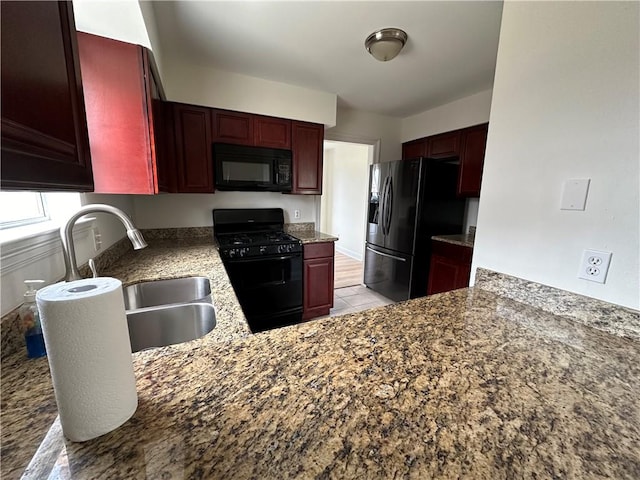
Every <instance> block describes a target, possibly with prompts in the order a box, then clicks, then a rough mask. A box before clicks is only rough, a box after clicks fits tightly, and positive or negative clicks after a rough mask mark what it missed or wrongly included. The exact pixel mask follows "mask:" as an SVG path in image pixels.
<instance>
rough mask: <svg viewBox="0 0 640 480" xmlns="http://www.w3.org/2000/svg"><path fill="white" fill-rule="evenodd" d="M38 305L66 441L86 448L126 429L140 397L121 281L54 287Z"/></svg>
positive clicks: (39, 297)
mask: <svg viewBox="0 0 640 480" xmlns="http://www.w3.org/2000/svg"><path fill="white" fill-rule="evenodd" d="M36 301H37V303H38V309H39V311H40V319H41V322H42V331H43V333H44V341H45V345H46V347H47V356H48V359H49V365H50V367H51V377H52V380H53V388H54V391H55V396H56V402H57V404H58V412H59V414H60V423H61V425H62V431H63V433H64V435H65V436H66V437H67V438H68V439H69V440H72V441H74V442H83V441H85V440H90V439H92V438H95V437H98V436H100V435H103V434H105V433H107V432H110V431H112V430H114V429H115V428H117V427H119V426H120V425H122V424H123V423H124V422H126V421H127V420H128V419H129V418H131V416H132V415H133V414H134V412H135V411H136V408H137V407H138V395H137V392H136V379H135V375H134V373H133V363H132V359H131V342H130V340H129V329H128V327H127V318H126V315H125V310H124V298H123V294H122V283H121V282H120V280H118V279H115V278H109V277H99V278H87V279H84V280H77V281H73V282H61V283H56V284H54V285H50V286H48V287H45V288H43V289H41V290H39V291H38V293H37V296H36Z"/></svg>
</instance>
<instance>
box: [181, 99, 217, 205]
mask: <svg viewBox="0 0 640 480" xmlns="http://www.w3.org/2000/svg"><path fill="white" fill-rule="evenodd" d="M172 105H173V112H172V113H173V122H174V130H175V155H176V164H177V171H178V185H177V191H178V192H181V193H213V191H214V183H213V158H212V157H213V151H212V148H211V109H210V108H206V107H198V106H195V105H185V104H182V103H173V104H172Z"/></svg>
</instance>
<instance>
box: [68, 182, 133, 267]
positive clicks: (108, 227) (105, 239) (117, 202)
mask: <svg viewBox="0 0 640 480" xmlns="http://www.w3.org/2000/svg"><path fill="white" fill-rule="evenodd" d="M134 198H135V195H105V194H97V193H85V194H83V195H82V199H81V201H82V205H88V204H90V203H106V204H108V205H112V206H114V207H116V208H119V209H120V210H122V211H123V212H124V213H125V214H127V215H128V216H129V218H131V219H132V220H133V222H134V223H135V216H134V210H133V199H134ZM91 216H92V217H95V218H96V228H97V229H98V230H99V232H100V235H101V240H102V250H103V251H104V250H106V249H107V248H109V247H110V246H111V245H113V244H114V243H116V242H117V241H118V240H120V239H121V238H123V237H126V235H127V231H126V229H125V227H124V226H123V225H122V222H120V220H118V219H117V218H116V217H115V216H113V215H111V214H109V213H96V214H91ZM136 226H138V225H137V224H136ZM138 227H139V226H138ZM139 228H140V227H139ZM87 260H88V257H87V258H85V259H84V260H83V261H84V262H86V261H87ZM78 261H80V258H79V257H78Z"/></svg>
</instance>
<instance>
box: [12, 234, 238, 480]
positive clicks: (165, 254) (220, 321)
mask: <svg viewBox="0 0 640 480" xmlns="http://www.w3.org/2000/svg"><path fill="white" fill-rule="evenodd" d="M149 243H150V247H149V248H145V249H143V250H138V251H135V252H134V251H130V252H129V253H126V254H125V255H124V256H122V257H121V258H120V259H119V260H118V261H116V263H114V264H113V266H112V267H108V268H106V269H104V270H99V274H100V275H101V276H112V277H115V278H118V279H120V280H121V281H122V282H123V285H125V286H126V285H129V284H133V283H138V282H141V281H145V280H157V279H164V278H178V277H185V276H197V275H202V276H206V277H208V278H209V280H210V282H211V289H212V293H213V295H212V298H213V304H214V307H215V311H216V322H217V323H216V328H214V329H213V331H212V332H211V333H209V334H207V335H206V336H205V337H203V338H202V339H199V340H195V341H192V342H186V343H184V344H180V345H172V346H168V347H163V348H159V349H154V350H151V351H144V352H138V353H135V354H134V357H146V356H148V355H150V354H151V355H154V356H159V357H163V356H164V355H174V354H175V355H179V353H178V352H181V351H188V350H190V349H192V348H194V346H195V345H198V346H200V347H203V348H209V346H210V345H212V344H215V343H217V342H222V341H230V340H233V339H236V338H241V337H246V336H248V335H249V334H250V333H251V332H250V330H249V327H248V325H247V323H246V320H245V318H244V315H243V313H242V309H241V308H240V305H239V304H238V301H237V299H236V296H235V293H234V291H233V288H232V287H231V284H230V283H229V277H228V276H227V274H226V271H225V269H224V266H223V265H222V261H221V260H220V257H219V255H218V251H217V249H216V248H215V246H213V244H212V242H211V239H210V238H205V239H196V240H189V239H181V240H175V239H173V240H166V241H162V240H155V241H150V242H149ZM25 383H26V387H25ZM56 416H57V407H56V403H55V399H54V396H53V388H52V385H51V376H50V373H49V364H48V362H47V360H46V358H39V359H28V358H27V356H26V351H25V349H24V348H20V349H18V351H16V352H15V353H13V354H11V355H9V356H7V357H6V358H3V359H2V411H1V422H2V475H1V476H2V478H3V479H5V478H7V479H8V478H19V477H20V475H21V474H22V472H23V471H24V469H25V467H26V466H27V464H28V463H29V460H30V459H31V457H32V456H33V454H34V453H35V451H36V449H37V447H38V445H39V444H40V442H41V441H42V439H43V438H44V436H45V434H46V433H47V431H48V430H49V428H50V427H51V424H52V422H53V421H54V420H55V418H56Z"/></svg>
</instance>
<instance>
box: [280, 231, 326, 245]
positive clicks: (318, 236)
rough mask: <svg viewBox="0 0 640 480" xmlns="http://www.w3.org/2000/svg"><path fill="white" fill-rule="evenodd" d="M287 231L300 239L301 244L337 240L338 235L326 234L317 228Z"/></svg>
mask: <svg viewBox="0 0 640 480" xmlns="http://www.w3.org/2000/svg"><path fill="white" fill-rule="evenodd" d="M288 233H290V234H291V235H293V236H294V237H296V238H298V239H300V241H301V242H302V243H303V244H306V243H322V242H337V241H338V237H335V236H333V235H327V234H326V233H322V232H319V231H317V230H297V231H295V232H288Z"/></svg>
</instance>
